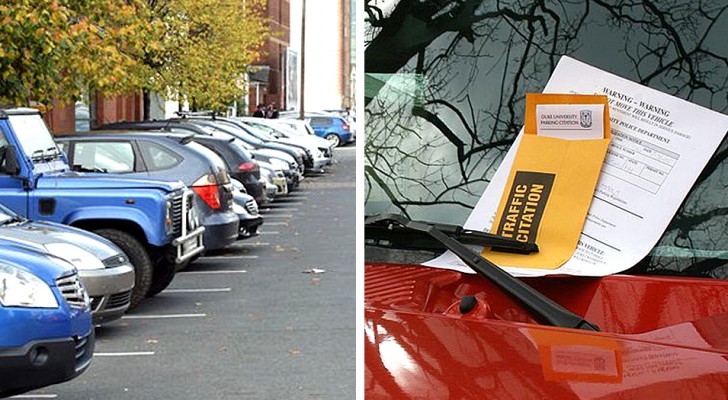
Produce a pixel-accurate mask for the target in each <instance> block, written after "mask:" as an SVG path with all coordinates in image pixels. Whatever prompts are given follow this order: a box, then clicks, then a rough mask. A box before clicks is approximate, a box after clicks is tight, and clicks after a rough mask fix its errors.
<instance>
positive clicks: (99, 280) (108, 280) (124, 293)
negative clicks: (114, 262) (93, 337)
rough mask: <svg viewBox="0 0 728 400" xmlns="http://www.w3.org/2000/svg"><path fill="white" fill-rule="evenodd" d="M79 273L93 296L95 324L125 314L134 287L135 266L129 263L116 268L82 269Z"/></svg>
mask: <svg viewBox="0 0 728 400" xmlns="http://www.w3.org/2000/svg"><path fill="white" fill-rule="evenodd" d="M78 275H79V277H80V278H81V281H82V282H83V285H84V286H85V287H86V290H88V294H89V297H90V298H91V315H92V316H93V320H94V324H101V323H105V322H110V321H113V320H116V319H119V318H121V316H122V315H124V312H125V311H126V310H127V309H128V308H129V303H130V302H131V290H132V289H133V288H134V267H132V266H131V265H128V264H127V265H122V266H119V267H114V268H103V269H97V270H80V271H79V273H78Z"/></svg>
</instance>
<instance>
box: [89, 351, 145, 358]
mask: <svg viewBox="0 0 728 400" xmlns="http://www.w3.org/2000/svg"><path fill="white" fill-rule="evenodd" d="M153 355H154V352H153V351H129V352H120V353H94V357H136V356H153Z"/></svg>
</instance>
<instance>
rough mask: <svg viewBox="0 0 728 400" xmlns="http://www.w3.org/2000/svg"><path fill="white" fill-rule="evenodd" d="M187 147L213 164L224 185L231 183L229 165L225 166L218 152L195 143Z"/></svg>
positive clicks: (188, 144)
mask: <svg viewBox="0 0 728 400" xmlns="http://www.w3.org/2000/svg"><path fill="white" fill-rule="evenodd" d="M186 146H187V147H188V148H190V149H192V150H193V151H195V152H197V153H200V154H202V155H204V156H205V157H206V158H207V159H208V160H210V162H211V163H212V164H213V167H214V169H215V171H216V174H217V175H218V179H221V180H222V183H228V182H230V177H229V175H228V172H227V165H225V161H224V160H223V159H222V157H220V156H219V155H218V154H217V153H216V152H214V151H212V150H210V149H208V148H207V147H205V146H203V145H201V144H199V143H195V142H190V143H187V144H186Z"/></svg>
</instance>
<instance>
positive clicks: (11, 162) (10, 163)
mask: <svg viewBox="0 0 728 400" xmlns="http://www.w3.org/2000/svg"><path fill="white" fill-rule="evenodd" d="M0 160H2V161H1V164H2V170H3V172H5V173H6V174H8V175H18V174H19V173H20V163H18V148H17V147H15V146H12V145H8V146H5V147H3V148H2V150H0Z"/></svg>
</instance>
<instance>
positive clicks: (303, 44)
mask: <svg viewBox="0 0 728 400" xmlns="http://www.w3.org/2000/svg"><path fill="white" fill-rule="evenodd" d="M305 99H306V0H303V5H302V10H301V110H300V115H299V119H301V120H303V119H305V117H304V114H305V111H304V110H305Z"/></svg>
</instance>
